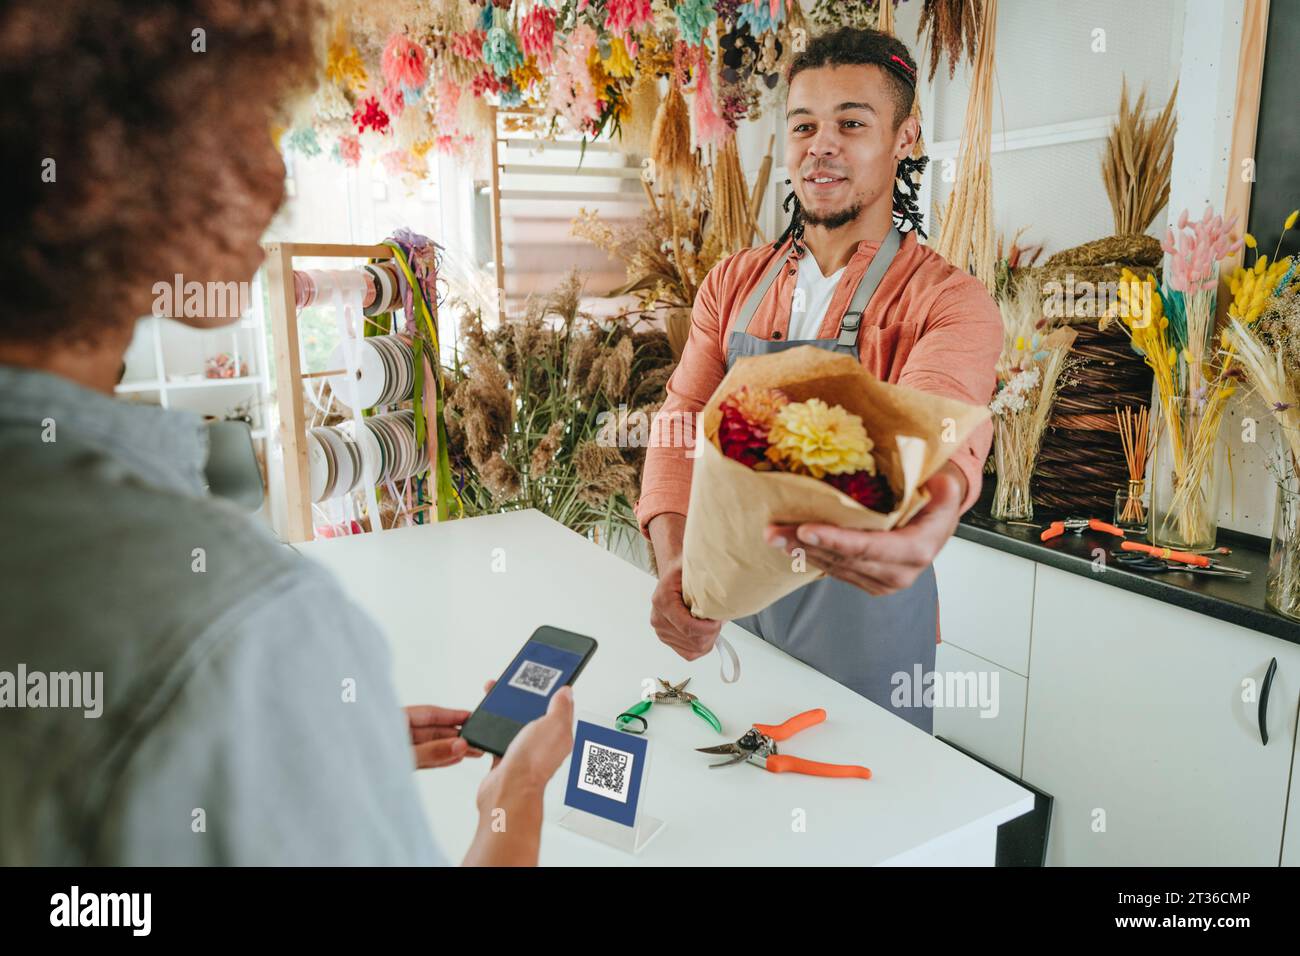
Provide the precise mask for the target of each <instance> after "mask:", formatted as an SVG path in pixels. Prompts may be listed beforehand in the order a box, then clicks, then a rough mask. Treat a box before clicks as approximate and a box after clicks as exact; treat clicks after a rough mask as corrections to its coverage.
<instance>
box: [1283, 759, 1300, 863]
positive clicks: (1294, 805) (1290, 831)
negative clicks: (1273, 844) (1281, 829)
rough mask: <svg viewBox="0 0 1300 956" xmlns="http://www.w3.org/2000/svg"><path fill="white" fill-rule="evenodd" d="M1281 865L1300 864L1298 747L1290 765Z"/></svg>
mask: <svg viewBox="0 0 1300 956" xmlns="http://www.w3.org/2000/svg"><path fill="white" fill-rule="evenodd" d="M1282 865H1283V866H1300V747H1297V748H1296V753H1295V763H1293V764H1292V765H1291V807H1290V809H1289V810H1287V812H1286V834H1285V836H1284V837H1283V841H1282Z"/></svg>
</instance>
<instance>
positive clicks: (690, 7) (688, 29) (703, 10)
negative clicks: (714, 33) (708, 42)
mask: <svg viewBox="0 0 1300 956" xmlns="http://www.w3.org/2000/svg"><path fill="white" fill-rule="evenodd" d="M673 13H675V14H676V15H677V29H678V30H680V31H681V34H682V39H683V40H684V41H686V43H687V45H688V46H699V45H700V44H701V43H703V42H705V34H706V33H707V32H708V29H709V27H710V26H711V25H712V24H713V21H714V20H716V19H718V11H717V10H716V9H715V8H714V6H713V0H682V2H681V3H679V4H677V6H676V7H674V8H673Z"/></svg>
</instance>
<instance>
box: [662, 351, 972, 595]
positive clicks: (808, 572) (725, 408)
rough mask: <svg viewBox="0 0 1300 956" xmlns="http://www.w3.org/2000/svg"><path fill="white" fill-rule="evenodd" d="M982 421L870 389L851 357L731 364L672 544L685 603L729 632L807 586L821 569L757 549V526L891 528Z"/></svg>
mask: <svg viewBox="0 0 1300 956" xmlns="http://www.w3.org/2000/svg"><path fill="white" fill-rule="evenodd" d="M988 415H989V412H988V409H986V408H983V407H980V406H977V405H971V404H969V403H966V402H960V401H956V400H953V399H948V398H942V397H940V396H937V395H931V394H929V393H926V392H921V391H918V390H916V389H912V388H907V387H905V386H900V385H890V384H888V383H885V382H881V381H880V380H879V379H877V378H876V377H875V376H874V375H872V374H871V373H870V372H868V371H867V370H866V369H864V368H863V367H862V365H861V363H859V362H858V360H857V359H856V358H854V357H853V356H850V355H841V354H836V353H834V352H828V351H825V350H823V349H819V348H815V347H813V346H800V347H798V348H793V349H788V350H786V351H784V352H777V353H774V354H771V355H763V356H755V357H751V358H746V359H742V360H741V361H739V362H737V363H736V365H735V367H734V368H732V370H731V371H730V372H728V373H727V376H726V377H725V378H724V379H723V380H722V382H721V384H719V385H718V387H717V389H716V390H715V391H714V393H713V396H712V397H711V398H710V399H709V401H708V403H707V404H706V405H705V406H704V409H703V410H702V411H701V413H700V418H699V424H698V425H697V431H696V436H697V447H696V449H695V452H696V453H697V454H696V457H695V459H694V465H693V473H692V477H691V499H690V505H689V507H688V509H687V517H686V533H685V539H684V541H683V546H682V591H683V594H684V596H685V598H686V602H687V605H688V606H689V607H690V608H691V610H692V612H694V613H695V614H696V615H697V616H700V617H706V618H712V619H716V620H731V619H734V618H737V617H744V616H745V615H747V614H753V613H754V612H756V611H759V610H762V609H763V608H765V607H767V606H768V605H769V604H771V603H772V602H773V601H776V600H778V599H779V598H781V597H784V596H785V595H786V594H789V593H790V592H791V591H793V590H795V589H796V588H798V587H801V586H802V585H804V584H808V583H810V582H812V581H815V580H817V579H818V578H820V577H821V576H822V572H821V571H820V570H818V569H817V568H815V567H812V566H806V565H803V564H801V563H800V562H798V561H795V562H792V561H791V559H790V557H789V556H788V555H787V554H786V553H785V552H784V551H781V550H780V549H777V548H773V547H771V546H770V545H768V544H767V542H766V541H765V540H764V537H763V532H764V529H765V528H766V527H767V525H769V524H772V523H778V524H780V523H791V524H798V523H803V522H819V523H825V524H834V525H839V526H840V527H846V528H856V529H861V530H873V531H884V530H888V529H890V528H896V527H899V526H901V525H903V524H905V523H906V522H907V521H908V520H910V519H911V518H912V516H913V515H915V514H916V513H917V512H918V511H919V510H920V509H921V508H923V507H924V506H925V504H926V502H927V501H929V494H928V493H927V492H926V490H925V488H924V485H925V482H926V481H927V480H928V479H929V478H930V477H931V476H932V475H933V474H934V473H935V472H936V471H938V470H939V469H940V468H942V467H943V465H944V463H945V462H946V461H947V460H948V458H949V457H950V456H951V455H952V453H953V452H954V451H955V450H956V449H958V448H959V447H961V445H962V443H963V442H964V441H965V439H966V438H967V436H969V435H970V433H971V431H972V430H973V429H974V428H976V427H977V426H978V425H980V424H981V423H982V422H984V421H985V420H987V418H988ZM701 434H702V440H700V438H699V436H700V435H701Z"/></svg>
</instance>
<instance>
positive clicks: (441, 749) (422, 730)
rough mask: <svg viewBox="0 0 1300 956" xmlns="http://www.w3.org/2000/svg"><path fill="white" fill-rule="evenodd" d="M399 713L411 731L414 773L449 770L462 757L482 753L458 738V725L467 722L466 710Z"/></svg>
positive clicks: (425, 706)
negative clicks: (415, 771) (432, 769)
mask: <svg viewBox="0 0 1300 956" xmlns="http://www.w3.org/2000/svg"><path fill="white" fill-rule="evenodd" d="M402 709H403V710H404V711H406V722H407V724H409V725H410V728H411V749H412V750H414V751H415V766H416V769H418V770H424V769H426V768H428V767H450V766H451V765H452V764H458V763H460V762H461V761H462V760H463V759H465V758H466V757H481V756H483V751H481V750H475V749H474V748H473V747H471V746H470V745H469V744H468V743H466V742H465V739H464V738H463V737H461V736H460V726H461V724H463V723H465V721H467V720H469V711H468V710H448V709H447V708H446V707H434V706H433V705H432V704H420V705H417V706H415V707H403V708H402Z"/></svg>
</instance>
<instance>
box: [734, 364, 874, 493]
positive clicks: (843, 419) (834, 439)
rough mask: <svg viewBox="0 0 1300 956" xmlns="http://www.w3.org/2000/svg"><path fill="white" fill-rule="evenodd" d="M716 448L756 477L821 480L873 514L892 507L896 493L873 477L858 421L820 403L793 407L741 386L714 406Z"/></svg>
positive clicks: (777, 395)
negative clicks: (718, 416)
mask: <svg viewBox="0 0 1300 956" xmlns="http://www.w3.org/2000/svg"><path fill="white" fill-rule="evenodd" d="M718 408H719V410H720V411H721V412H722V420H721V421H720V422H719V424H718V447H719V449H720V450H721V451H722V453H723V454H724V455H726V456H727V457H728V458H731V459H733V460H735V461H738V462H740V463H741V464H743V465H747V466H748V467H750V468H753V469H754V470H755V471H772V470H779V471H788V472H792V473H794V474H796V475H811V476H812V477H814V478H820V479H821V480H823V481H825V482H826V483H827V484H828V485H830V486H831V487H833V488H838V489H839V490H840V491H842V492H844V494H846V495H848V496H849V497H850V498H852V499H853V500H854V501H856V502H858V504H860V505H863V506H864V507H867V508H870V509H871V510H872V511H883V512H888V511H890V510H891V509H892V508H893V507H894V492H893V489H891V488H890V487H889V481H888V479H886V478H885V476H884V475H881V474H877V473H876V463H875V459H874V458H872V456H871V449H872V447H873V443H872V441H871V438H870V436H868V435H867V429H866V427H865V426H864V425H863V424H862V419H861V418H859V417H858V416H857V415H854V414H853V413H852V412H847V411H845V410H844V409H843V408H842V407H841V406H839V405H827V404H826V403H825V402H823V401H822V400H821V399H820V398H810V399H808V400H807V401H804V402H792V401H790V396H788V395H786V393H785V392H783V391H781V390H780V389H779V388H758V387H754V388H751V387H750V386H748V385H742V386H740V388H739V389H738V390H737V391H736V392H735V393H734V394H732V395H730V396H728V397H727V398H726V399H724V400H723V402H722V404H721V405H719V406H718Z"/></svg>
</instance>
